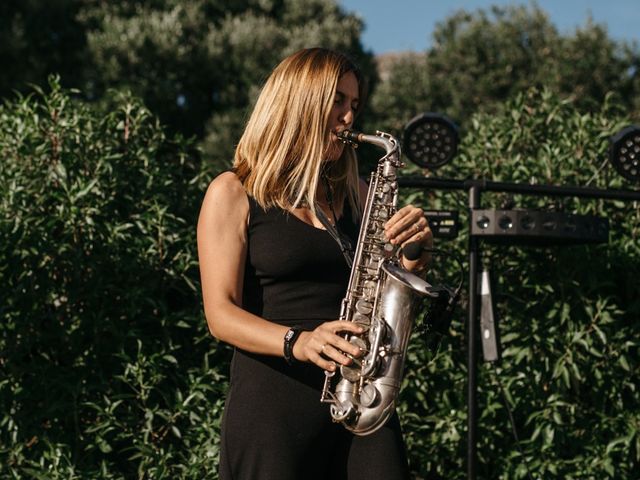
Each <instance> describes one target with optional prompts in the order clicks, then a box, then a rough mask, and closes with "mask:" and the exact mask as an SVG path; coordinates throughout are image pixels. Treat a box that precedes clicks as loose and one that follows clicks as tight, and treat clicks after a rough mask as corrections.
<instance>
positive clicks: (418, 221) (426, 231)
mask: <svg viewBox="0 0 640 480" xmlns="http://www.w3.org/2000/svg"><path fill="white" fill-rule="evenodd" d="M384 234H385V237H387V239H388V240H389V242H391V244H392V245H399V246H401V247H402V246H405V245H407V244H408V243H414V242H416V243H419V244H420V245H421V246H422V247H423V248H432V247H433V232H431V229H430V228H429V222H428V221H427V219H426V218H425V216H424V212H423V211H422V209H421V208H418V207H414V206H413V205H407V206H405V207H402V208H401V209H400V210H398V211H397V212H396V213H395V214H394V215H393V216H392V217H391V218H390V219H389V221H387V223H386V224H385V227H384ZM430 258H431V255H430V254H429V253H428V252H425V251H423V252H422V254H421V256H420V258H418V259H416V260H408V259H406V258H405V257H402V264H403V265H404V267H405V268H406V269H407V270H423V269H425V268H426V267H427V265H428V263H429V260H430Z"/></svg>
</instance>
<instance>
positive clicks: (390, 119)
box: [373, 4, 640, 129]
mask: <svg viewBox="0 0 640 480" xmlns="http://www.w3.org/2000/svg"><path fill="white" fill-rule="evenodd" d="M638 67H640V51H639V50H638V47H637V45H633V44H628V43H625V42H617V41H614V40H613V39H611V38H610V37H609V36H608V34H607V30H606V27H604V26H602V25H599V24H595V23H592V22H588V23H586V24H585V25H583V26H582V27H580V28H578V29H576V31H575V32H573V33H570V34H561V33H559V32H558V30H557V29H556V27H555V26H554V25H553V24H552V23H551V21H550V19H549V17H548V15H547V14H546V13H545V12H544V11H543V10H541V9H540V8H539V7H537V6H535V4H534V5H533V6H531V7H525V6H507V7H492V8H491V9H490V10H478V11H476V12H466V11H459V12H457V13H456V14H454V15H452V16H451V17H449V18H448V19H446V20H445V21H443V22H441V23H439V24H438V25H437V26H436V29H435V31H434V34H433V46H432V47H431V48H430V49H428V50H427V51H426V52H424V54H412V55H407V56H400V57H399V58H398V59H397V61H395V62H391V65H390V66H389V67H387V71H386V72H384V73H383V74H382V79H383V81H382V82H381V85H380V86H379V88H378V90H377V92H376V95H375V97H374V98H373V101H374V103H373V110H374V112H375V114H374V118H375V119H376V120H377V121H378V122H379V124H380V125H383V126H385V127H386V128H393V129H400V128H401V127H402V125H403V123H402V122H406V121H408V120H409V119H410V118H412V117H413V116H414V115H417V114H419V113H421V112H424V111H433V112H443V113H446V114H448V115H449V116H450V117H452V118H454V119H455V120H456V121H457V122H458V123H460V124H463V125H466V124H467V122H468V120H469V119H470V118H471V116H472V114H473V113H475V112H477V111H484V112H492V111H494V110H495V109H496V108H500V105H501V103H503V102H504V101H507V100H509V99H510V98H513V97H514V96H515V95H517V94H519V93H522V92H524V91H525V90H527V89H528V88H529V87H532V86H535V87H540V88H542V87H544V88H547V89H549V90H551V91H553V92H555V93H557V94H560V95H562V96H566V97H570V98H572V99H574V100H575V102H576V103H577V104H578V105H579V106H581V107H583V108H586V109H590V108H597V105H599V104H601V103H602V101H604V99H605V97H606V96H607V94H609V93H610V92H614V93H615V94H616V95H617V96H618V98H619V99H620V100H621V101H622V102H623V103H624V104H625V105H627V106H628V111H629V112H630V113H633V112H635V114H636V115H637V114H639V113H640V83H639V81H640V80H639V78H640V76H639V75H638ZM378 128H380V127H378Z"/></svg>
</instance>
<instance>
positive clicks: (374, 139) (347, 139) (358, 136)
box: [338, 130, 403, 167]
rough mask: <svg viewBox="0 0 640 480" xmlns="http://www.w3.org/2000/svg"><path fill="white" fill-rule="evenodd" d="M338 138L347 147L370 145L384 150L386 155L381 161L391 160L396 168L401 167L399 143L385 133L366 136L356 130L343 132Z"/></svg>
mask: <svg viewBox="0 0 640 480" xmlns="http://www.w3.org/2000/svg"><path fill="white" fill-rule="evenodd" d="M338 138H339V139H340V140H342V141H343V142H344V143H346V144H348V145H352V146H354V145H358V144H360V143H370V144H371V145H375V146H377V147H380V148H382V149H384V151H385V152H386V155H385V156H384V157H382V159H381V161H382V160H387V159H388V160H391V161H392V162H393V163H394V166H396V167H402V166H403V164H402V162H401V161H400V142H398V140H397V139H396V138H395V137H394V136H392V135H390V134H388V133H385V132H376V134H375V135H368V134H366V133H362V132H358V131H356V130H343V131H342V132H340V133H339V134H338Z"/></svg>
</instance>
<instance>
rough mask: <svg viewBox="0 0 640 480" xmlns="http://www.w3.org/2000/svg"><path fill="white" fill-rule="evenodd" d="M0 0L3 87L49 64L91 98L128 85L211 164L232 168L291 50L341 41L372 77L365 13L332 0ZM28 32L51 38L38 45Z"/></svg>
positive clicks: (0, 92)
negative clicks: (253, 110) (258, 103)
mask: <svg viewBox="0 0 640 480" xmlns="http://www.w3.org/2000/svg"><path fill="white" fill-rule="evenodd" d="M0 8H2V9H4V13H6V15H5V16H3V17H2V20H0V21H2V22H4V23H5V26H6V29H3V30H2V32H6V35H5V37H6V40H7V42H6V43H4V44H2V45H0V59H1V58H2V57H3V56H4V57H5V59H6V63H7V64H13V65H15V66H16V68H15V69H13V70H8V69H7V70H6V71H5V72H6V73H4V75H0V96H5V97H6V96H7V95H10V93H11V91H13V90H14V89H16V90H18V91H22V92H25V91H28V90H29V88H30V87H29V85H28V84H27V82H33V83H36V84H39V85H44V84H45V83H46V80H45V79H46V75H47V74H49V73H58V74H60V76H61V81H62V82H63V85H65V86H70V87H77V88H80V89H81V91H82V92H83V94H84V95H86V97H87V98H88V99H89V100H92V101H99V100H100V99H101V98H102V97H103V95H104V94H105V92H106V91H107V90H108V89H120V90H122V91H131V92H133V93H134V94H135V95H136V96H138V97H140V98H141V99H142V100H143V101H144V103H145V105H147V107H148V108H149V109H150V110H151V111H152V112H153V113H154V114H155V115H157V116H158V117H159V118H160V120H161V122H162V123H163V125H165V126H166V127H167V128H168V129H169V131H171V132H180V133H182V134H183V135H184V136H187V137H190V136H196V137H197V138H198V139H199V140H200V141H201V148H202V149H203V150H204V155H205V158H206V159H207V162H208V164H211V165H212V169H213V170H214V171H219V170H222V169H224V168H228V166H229V163H230V159H231V158H232V156H233V149H234V146H235V144H236V142H237V140H238V138H239V136H240V134H241V132H242V127H243V124H244V121H245V116H246V111H247V108H248V106H249V105H250V104H251V103H252V102H253V100H254V99H255V97H256V95H257V92H258V89H259V88H260V86H261V84H262V83H263V82H264V80H265V79H266V77H267V75H268V74H269V72H270V71H271V70H272V69H273V68H274V67H275V66H276V65H277V63H278V62H279V61H280V60H281V59H282V58H284V57H285V56H287V55H288V54H290V53H293V52H294V51H296V50H298V49H300V48H303V47H312V46H326V47H333V48H337V49H340V50H343V51H346V52H349V53H350V54H351V55H352V56H353V57H354V58H356V59H357V61H358V63H360V64H361V66H362V68H363V69H364V70H365V71H366V72H367V76H368V77H370V78H372V79H373V81H375V69H374V65H373V59H372V56H371V55H370V54H368V53H366V52H365V51H364V49H363V47H362V45H361V43H360V33H361V31H362V28H363V26H362V22H361V21H360V20H359V19H357V18H356V17H355V16H354V15H352V14H346V13H345V12H344V11H343V10H342V9H341V8H339V7H338V5H337V4H336V3H335V2H334V1H332V0H311V1H307V0H304V1H303V0H244V1H239V0H238V1H233V2H228V1H220V0H217V1H213V2H212V1H209V0H190V1H188V2H184V1H177V0H162V1H159V0H137V1H134V2H99V1H94V0H59V1H57V2H53V3H52V4H51V5H49V6H48V7H47V10H40V6H39V2H21V3H19V2H9V3H8V4H6V5H5V4H3V6H2V7H0ZM47 15H49V16H50V17H48V16H47ZM52 19H55V20H56V21H55V22H53V21H52ZM43 25H44V26H45V27H46V28H43ZM13 32H16V33H13ZM0 35H1V34H0ZM29 38H34V39H38V43H42V44H45V43H47V42H48V41H49V39H50V38H53V39H54V42H53V43H51V42H49V43H47V45H46V48H43V49H39V48H35V47H37V44H33V45H32V43H30V42H28V41H27V40H28V39H29ZM62 43H64V44H62ZM58 44H60V45H58Z"/></svg>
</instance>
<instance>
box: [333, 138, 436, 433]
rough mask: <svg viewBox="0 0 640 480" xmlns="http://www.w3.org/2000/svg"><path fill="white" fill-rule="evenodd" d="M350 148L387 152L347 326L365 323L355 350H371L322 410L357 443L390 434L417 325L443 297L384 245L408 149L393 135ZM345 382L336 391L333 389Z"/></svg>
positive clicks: (371, 195)
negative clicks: (426, 303)
mask: <svg viewBox="0 0 640 480" xmlns="http://www.w3.org/2000/svg"><path fill="white" fill-rule="evenodd" d="M340 137H341V139H342V140H343V141H345V142H348V143H351V144H354V143H355V142H357V143H362V142H365V143H371V144H373V145H376V146H378V147H380V148H383V149H384V150H385V152H386V153H385V155H384V156H383V157H382V158H381V159H380V160H379V161H378V165H377V168H376V170H375V171H374V172H373V173H372V174H371V179H370V182H369V190H368V194H367V200H366V203H365V207H364V212H363V217H362V224H361V227H360V234H359V237H358V243H357V246H356V250H355V254H354V259H353V265H352V268H351V274H350V278H349V284H348V287H347V292H346V295H345V297H344V299H343V300H342V304H341V310H340V320H347V321H352V322H356V323H358V324H359V325H360V326H361V327H363V329H364V332H363V333H362V334H360V335H353V334H349V335H348V336H347V337H346V338H347V339H348V340H349V342H350V343H352V344H354V345H357V346H358V347H360V348H361V349H362V350H363V352H364V353H363V355H362V356H361V357H360V358H354V359H353V362H352V363H351V364H350V365H348V366H344V365H343V366H341V367H340V369H339V373H333V372H325V375H326V379H325V384H324V388H323V391H322V397H321V401H322V402H327V403H330V404H331V406H330V412H331V417H332V418H333V420H334V421H335V422H339V423H342V424H343V425H344V427H345V428H347V429H348V430H350V431H351V432H353V433H354V434H356V435H368V434H370V433H373V432H375V431H376V430H378V429H379V428H380V427H382V426H383V425H384V424H385V423H386V421H387V420H388V419H389V417H390V416H391V415H392V414H393V412H394V411H395V405H396V400H397V398H398V394H399V392H400V384H401V382H402V375H403V370H404V361H405V357H406V352H407V346H408V343H409V336H410V335H411V330H412V327H413V323H414V319H415V317H416V315H417V314H418V312H419V310H420V307H421V303H422V300H423V299H425V297H435V296H437V294H434V293H433V292H432V287H431V285H430V284H429V283H427V282H426V281H424V280H423V279H421V278H420V277H418V276H416V275H414V274H412V273H411V272H409V271H407V270H405V269H404V268H403V267H402V266H401V264H400V261H399V258H398V255H397V248H396V247H394V246H393V245H391V244H390V243H387V241H386V240H385V238H384V225H385V223H386V222H387V220H388V219H389V218H391V216H392V215H393V214H394V213H395V211H396V203H397V198H398V182H397V177H396V172H397V170H398V169H399V168H401V167H402V166H403V163H402V162H401V160H400V145H399V143H398V141H397V140H396V139H395V138H394V137H392V136H391V135H389V134H387V133H382V132H377V133H376V135H365V134H362V133H357V132H352V131H346V132H342V133H341V135H340ZM333 376H337V377H338V378H337V383H336V384H335V389H332V384H333V383H334V381H335V379H333V378H332V377H333Z"/></svg>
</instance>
